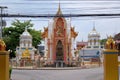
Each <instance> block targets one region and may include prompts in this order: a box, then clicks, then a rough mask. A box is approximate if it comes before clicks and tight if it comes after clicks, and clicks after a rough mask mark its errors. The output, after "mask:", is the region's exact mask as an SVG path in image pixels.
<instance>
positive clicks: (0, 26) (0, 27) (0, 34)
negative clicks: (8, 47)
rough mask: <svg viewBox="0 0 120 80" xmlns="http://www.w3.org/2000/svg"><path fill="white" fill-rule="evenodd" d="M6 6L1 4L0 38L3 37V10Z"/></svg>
mask: <svg viewBox="0 0 120 80" xmlns="http://www.w3.org/2000/svg"><path fill="white" fill-rule="evenodd" d="M6 8H7V7H6V6H0V11H1V12H0V16H1V17H0V39H2V29H3V17H2V15H3V10H4V9H6Z"/></svg>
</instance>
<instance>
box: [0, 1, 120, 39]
mask: <svg viewBox="0 0 120 80" xmlns="http://www.w3.org/2000/svg"><path fill="white" fill-rule="evenodd" d="M59 3H60V6H61V10H62V13H63V14H95V13H111V14H112V13H120V1H119V0H116V1H108V0H107V1H106V0H102V1H101V0H99V1H96V0H93V1H91V0H87V1H85V0H0V6H7V7H8V8H7V9H5V10H4V13H8V14H48V15H49V14H56V12H57V10H58V5H59ZM4 19H5V20H6V22H7V27H9V26H11V23H12V22H13V21H14V20H15V19H19V20H20V21H25V20H32V23H33V24H34V27H33V28H34V29H36V30H42V31H43V29H44V28H43V27H47V26H48V21H49V20H50V19H52V18H4ZM70 19H71V26H74V27H75V31H76V32H78V36H77V38H76V41H82V40H84V41H87V40H88V34H89V32H91V31H92V29H93V27H95V28H96V30H97V32H98V33H100V36H101V39H104V38H107V35H108V36H109V35H112V36H114V35H115V34H117V33H119V32H120V17H74V18H73V17H71V18H70Z"/></svg>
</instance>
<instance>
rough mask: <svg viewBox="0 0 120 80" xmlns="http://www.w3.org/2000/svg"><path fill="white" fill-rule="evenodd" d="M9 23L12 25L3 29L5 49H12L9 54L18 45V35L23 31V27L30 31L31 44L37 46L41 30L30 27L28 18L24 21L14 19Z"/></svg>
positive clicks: (13, 52) (13, 51) (31, 25)
mask: <svg viewBox="0 0 120 80" xmlns="http://www.w3.org/2000/svg"><path fill="white" fill-rule="evenodd" d="M11 25H12V26H10V27H6V28H4V29H3V40H4V41H5V43H6V46H7V47H6V48H7V50H11V51H12V53H11V56H13V54H15V50H16V47H17V46H19V37H20V35H21V34H22V33H23V32H24V30H25V27H27V28H28V32H30V34H31V35H32V38H33V46H35V47H37V45H38V43H39V42H40V40H41V37H40V35H41V31H37V30H34V29H32V27H33V24H32V23H31V21H30V20H28V21H24V22H21V21H19V20H15V21H13V22H12V24H11Z"/></svg>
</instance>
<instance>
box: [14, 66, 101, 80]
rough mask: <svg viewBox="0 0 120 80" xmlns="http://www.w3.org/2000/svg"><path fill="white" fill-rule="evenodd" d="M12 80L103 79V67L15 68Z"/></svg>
mask: <svg viewBox="0 0 120 80" xmlns="http://www.w3.org/2000/svg"><path fill="white" fill-rule="evenodd" d="M12 80H103V68H92V69H78V70H13V72H12Z"/></svg>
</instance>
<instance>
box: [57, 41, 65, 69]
mask: <svg viewBox="0 0 120 80" xmlns="http://www.w3.org/2000/svg"><path fill="white" fill-rule="evenodd" d="M63 61H64V51H63V44H62V41H61V40H59V41H58V42H57V45H56V65H57V67H62V66H63V64H64V62H63Z"/></svg>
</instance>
